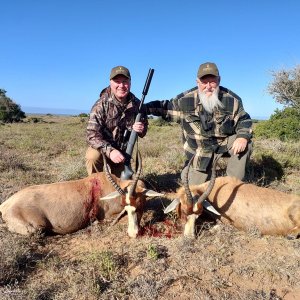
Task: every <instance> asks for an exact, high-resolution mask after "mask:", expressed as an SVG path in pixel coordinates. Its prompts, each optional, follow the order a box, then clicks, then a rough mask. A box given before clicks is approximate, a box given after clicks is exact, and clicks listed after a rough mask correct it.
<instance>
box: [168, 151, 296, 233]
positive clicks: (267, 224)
mask: <svg viewBox="0 0 300 300" xmlns="http://www.w3.org/2000/svg"><path fill="white" fill-rule="evenodd" d="M220 157H221V156H217V157H216V159H215V161H214V163H213V168H212V177H211V180H210V182H205V183H203V184H200V185H198V186H191V187H189V185H188V180H187V178H185V180H184V186H183V187H182V188H180V189H179V190H178V193H177V198H176V199H175V200H174V201H173V202H172V203H171V204H170V205H169V206H168V207H167V208H166V209H165V213H167V212H169V211H171V210H173V209H174V208H175V207H177V212H178V214H179V216H180V218H181V220H182V222H183V223H184V226H185V227H184V235H186V236H194V235H195V221H196V219H197V218H198V216H199V215H200V214H201V213H202V210H203V204H206V205H207V203H205V202H203V201H206V200H205V199H207V200H208V201H209V202H210V203H211V204H212V205H213V207H214V208H215V209H216V210H217V212H219V214H220V219H221V221H223V222H226V223H228V222H229V223H230V224H232V225H233V226H235V227H236V228H238V229H241V230H245V231H247V230H249V229H251V228H256V229H257V230H258V231H259V232H260V233H261V234H268V235H284V236H288V235H292V236H298V235H299V233H300V196H297V195H292V194H287V193H283V192H280V191H277V190H274V189H270V188H264V187H258V186H256V185H254V184H249V183H244V182H242V181H240V180H239V179H237V178H234V177H229V176H226V177H219V178H216V165H217V162H218V159H219V158H220ZM191 161H192V160H191ZM191 161H190V163H191ZM190 163H189V165H190Z"/></svg>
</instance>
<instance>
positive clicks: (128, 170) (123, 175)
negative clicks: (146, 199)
mask: <svg viewBox="0 0 300 300" xmlns="http://www.w3.org/2000/svg"><path fill="white" fill-rule="evenodd" d="M153 73H154V69H151V68H150V69H149V72H148V76H147V79H146V82H145V86H144V90H143V95H142V98H141V103H140V106H139V112H138V114H137V116H136V118H135V122H140V120H141V115H142V114H141V109H142V106H143V104H144V100H145V97H146V95H147V94H148V90H149V86H150V83H151V80H152V76H153ZM137 136H138V135H137V132H135V131H134V130H132V131H131V133H130V137H129V140H128V144H127V147H126V152H125V162H124V171H122V173H121V179H122V180H126V179H131V178H132V175H133V171H132V169H131V165H130V161H131V156H132V152H133V148H134V144H135V142H136V139H137Z"/></svg>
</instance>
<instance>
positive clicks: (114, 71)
mask: <svg viewBox="0 0 300 300" xmlns="http://www.w3.org/2000/svg"><path fill="white" fill-rule="evenodd" d="M117 75H123V76H125V77H127V78H129V79H131V77H130V72H129V70H128V69H127V68H125V67H123V66H117V67H114V68H112V69H111V72H110V77H109V79H113V78H114V77H116V76H117Z"/></svg>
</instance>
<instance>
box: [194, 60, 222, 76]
mask: <svg viewBox="0 0 300 300" xmlns="http://www.w3.org/2000/svg"><path fill="white" fill-rule="evenodd" d="M206 75H213V76H220V75H219V70H218V67H217V66H216V64H214V63H211V62H206V63H204V64H201V65H200V67H199V69H198V73H197V77H198V78H201V77H203V76H206Z"/></svg>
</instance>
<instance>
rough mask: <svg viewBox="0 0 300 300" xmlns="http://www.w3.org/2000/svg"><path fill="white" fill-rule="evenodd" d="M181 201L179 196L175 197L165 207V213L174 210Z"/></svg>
mask: <svg viewBox="0 0 300 300" xmlns="http://www.w3.org/2000/svg"><path fill="white" fill-rule="evenodd" d="M179 203H180V199H179V198H175V199H174V200H173V201H172V202H171V203H170V204H169V205H168V206H167V207H166V208H165V209H164V213H165V214H167V213H169V212H170V211H172V210H174V209H175V208H176V207H177V205H178V204H179Z"/></svg>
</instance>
